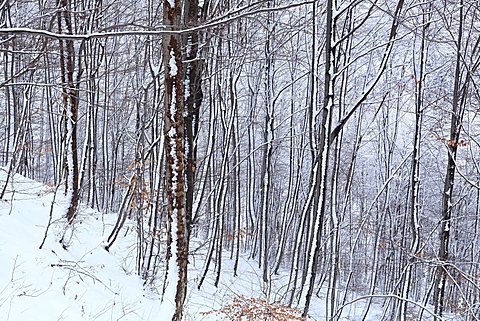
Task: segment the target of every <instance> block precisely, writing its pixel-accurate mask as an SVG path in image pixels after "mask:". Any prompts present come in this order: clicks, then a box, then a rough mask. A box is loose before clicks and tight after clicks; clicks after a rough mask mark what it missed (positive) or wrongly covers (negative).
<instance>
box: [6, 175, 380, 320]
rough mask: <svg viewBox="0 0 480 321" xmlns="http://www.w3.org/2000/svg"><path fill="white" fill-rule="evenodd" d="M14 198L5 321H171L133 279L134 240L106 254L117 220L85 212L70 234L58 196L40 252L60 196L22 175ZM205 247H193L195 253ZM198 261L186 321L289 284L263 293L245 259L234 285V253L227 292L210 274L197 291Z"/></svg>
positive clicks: (320, 309)
mask: <svg viewBox="0 0 480 321" xmlns="http://www.w3.org/2000/svg"><path fill="white" fill-rule="evenodd" d="M5 177H6V173H5V170H3V169H0V187H1V186H3V185H4V182H5ZM7 191H8V192H7V194H6V196H5V197H4V200H2V201H0V222H1V224H0V262H1V266H0V316H1V320H4V321H19V320H24V321H36V320H38V321H46V320H48V321H55V320H72V321H75V320H98V321H103V320H131V321H134V320H142V321H150V320H152V321H153V320H156V321H158V320H164V319H163V318H162V316H161V314H160V311H161V309H160V306H161V302H160V297H159V295H158V294H157V293H156V291H154V290H151V289H150V290H148V289H144V287H143V284H142V280H141V279H140V278H139V277H138V276H136V275H135V273H134V272H133V271H134V262H133V261H134V254H135V248H134V244H135V235H134V234H133V232H132V233H124V234H122V238H120V239H119V240H118V241H117V243H115V246H113V247H112V249H111V251H110V252H107V251H105V249H104V248H103V246H102V243H103V242H104V240H105V238H106V237H107V236H108V233H109V232H110V231H111V227H112V226H113V224H114V222H115V219H116V217H115V215H114V214H110V215H103V216H102V214H101V213H97V212H95V211H93V210H92V209H89V208H84V207H81V208H80V209H79V213H78V215H79V216H78V219H77V221H76V223H75V224H74V226H73V230H72V229H71V228H67V229H66V225H65V219H63V217H62V216H63V213H65V211H66V200H65V198H64V197H63V193H62V190H61V189H59V190H58V192H57V193H56V196H55V202H54V204H53V208H52V209H53V210H52V218H51V225H50V226H49V229H48V235H47V238H46V241H45V244H44V246H43V247H42V249H40V248H39V247H40V245H41V243H42V241H43V238H44V235H45V231H46V228H47V226H48V222H49V214H50V212H51V211H50V210H51V206H52V200H53V198H54V194H55V188H53V187H47V186H43V185H42V184H39V183H36V182H34V181H32V180H29V179H26V178H24V177H22V176H20V175H16V176H15V179H14V180H13V182H11V183H9V185H8V189H7ZM127 224H131V223H127ZM65 229H66V231H67V232H66V233H65V232H64V231H65ZM130 230H134V229H130ZM125 231H127V229H125ZM64 233H65V234H64ZM62 237H63V238H64V240H66V242H67V243H68V244H69V246H68V248H66V249H65V248H63V247H62V244H61V243H59V240H60V239H62ZM200 243H201V242H200V241H199V240H194V241H193V242H192V248H196V247H198V246H199V244H200ZM132 244H133V245H132ZM195 253H196V254H195V255H194V256H193V257H192V258H191V260H190V262H191V264H190V271H189V278H190V283H191V285H190V286H189V290H188V294H187V301H186V311H185V320H204V321H213V320H220V319H221V315H216V314H208V315H205V314H204V312H208V311H212V310H213V309H219V308H221V307H222V306H225V305H226V304H228V303H230V302H232V300H233V299H234V298H235V297H237V296H239V295H243V296H245V297H256V298H265V297H269V298H270V301H280V299H281V297H280V296H281V293H282V289H283V288H284V287H285V284H286V282H287V280H288V277H287V276H282V275H280V276H272V278H273V282H272V288H270V289H266V288H263V286H262V284H263V283H262V281H261V273H260V272H259V271H258V267H257V264H256V262H254V261H248V260H246V259H242V260H241V262H240V267H239V275H238V276H237V277H234V276H233V262H232V261H231V260H230V259H229V253H225V257H224V265H223V267H222V274H221V279H220V280H221V282H220V286H219V287H218V288H217V287H215V286H214V279H215V274H214V272H213V271H210V272H209V274H208V275H207V278H206V280H205V283H204V285H203V286H202V288H201V290H198V289H197V286H196V283H197V282H198V280H199V278H200V275H201V273H202V271H203V265H204V257H205V249H204V250H198V251H196V252H195ZM167 299H168V298H167ZM315 300H316V301H314V302H313V303H312V308H311V319H312V320H324V319H325V317H324V316H323V315H324V307H325V305H326V304H325V302H322V300H321V299H318V298H316V299H315ZM362 311H363V306H362V304H361V303H360V305H351V306H349V307H348V309H345V311H344V315H343V316H344V318H342V319H343V320H355V318H354V315H355V314H359V315H361V313H362ZM378 319H379V311H375V310H372V313H370V314H369V320H378Z"/></svg>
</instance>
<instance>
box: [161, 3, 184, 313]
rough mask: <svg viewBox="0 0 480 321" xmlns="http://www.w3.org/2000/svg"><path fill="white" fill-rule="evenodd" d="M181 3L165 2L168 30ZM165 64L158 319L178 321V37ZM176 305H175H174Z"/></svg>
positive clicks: (166, 43) (170, 38)
mask: <svg viewBox="0 0 480 321" xmlns="http://www.w3.org/2000/svg"><path fill="white" fill-rule="evenodd" d="M181 8H182V3H181V2H180V1H179V0H175V1H173V0H170V1H165V2H164V23H165V25H166V26H168V27H169V28H170V29H172V30H173V29H175V28H176V27H178V26H180V25H181V13H182V10H181ZM162 40H163V43H162V46H163V61H164V65H165V110H164V135H165V155H166V195H167V216H168V222H169V233H170V237H169V244H168V247H169V255H167V257H168V271H167V277H166V280H165V282H166V287H165V293H164V298H163V302H162V313H161V318H162V319H163V320H168V319H170V318H171V320H172V321H180V320H181V319H182V315H183V304H184V301H185V294H186V287H187V260H188V241H187V234H186V211H185V152H184V119H183V105H184V97H183V96H184V81H183V65H182V55H181V51H180V50H181V45H182V42H181V37H180V36H179V35H175V34H170V35H165V36H164V37H163V39H162ZM173 302H175V304H173Z"/></svg>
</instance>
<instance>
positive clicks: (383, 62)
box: [0, 0, 480, 321]
mask: <svg viewBox="0 0 480 321" xmlns="http://www.w3.org/2000/svg"><path fill="white" fill-rule="evenodd" d="M0 10H1V11H0V70H1V71H0V97H1V98H0V165H1V166H3V168H4V169H5V170H6V171H7V173H8V176H7V179H6V181H3V182H0V199H4V197H5V195H6V194H5V193H6V189H7V186H8V181H9V179H12V177H13V175H14V174H15V173H19V174H21V175H24V176H26V177H28V178H30V179H33V180H35V181H37V182H41V183H43V184H46V185H49V186H51V187H52V188H55V189H56V190H57V191H58V193H62V194H64V195H65V196H66V197H67V199H68V200H69V206H68V208H67V209H66V211H65V214H64V220H65V234H64V237H62V238H61V239H60V240H59V241H60V243H61V244H62V246H63V248H64V249H66V250H68V248H69V246H70V245H71V243H72V242H74V241H75V239H74V237H73V236H72V235H74V234H75V226H76V225H77V224H80V222H79V221H80V219H79V218H78V217H77V212H78V208H79V204H85V205H87V206H89V207H91V208H93V209H96V210H98V211H100V212H101V213H104V214H105V215H111V216H115V217H116V224H115V226H113V228H112V229H111V231H109V236H108V239H107V240H106V243H105V249H106V250H107V251H109V250H110V249H112V248H114V247H115V246H116V242H118V239H119V238H121V237H122V228H123V227H124V224H125V222H126V221H132V222H134V225H135V232H136V235H137V236H136V244H132V246H134V247H135V271H136V274H138V276H139V277H140V278H141V279H142V280H143V281H144V282H145V284H151V285H154V286H156V287H157V288H158V289H160V291H161V292H162V293H163V294H164V295H165V296H167V297H170V298H175V299H174V301H175V306H174V308H172V309H171V311H168V313H169V316H168V317H166V316H164V317H162V318H161V320H172V321H181V320H182V319H184V318H182V317H183V308H184V301H185V297H186V293H187V292H188V291H190V290H191V289H190V288H189V286H188V287H187V284H190V283H188V282H187V281H188V280H189V275H188V273H187V268H188V265H189V256H190V255H191V254H192V253H193V252H194V251H195V250H196V248H194V247H192V246H190V245H191V240H192V239H195V240H201V241H202V244H203V245H202V247H204V248H205V249H206V251H207V257H206V260H205V264H204V267H203V273H202V274H201V277H200V278H199V279H198V280H196V287H197V288H201V287H202V285H203V282H204V280H205V278H209V277H210V278H214V279H215V281H216V285H218V282H219V280H220V278H221V276H222V274H223V273H226V272H225V271H224V270H223V269H222V267H223V263H224V262H222V257H223V256H222V254H225V253H228V255H229V256H230V259H231V260H233V261H234V262H236V264H235V265H234V271H233V274H234V275H236V274H237V272H238V270H237V269H238V261H239V258H241V257H247V258H249V259H250V260H252V261H254V262H255V264H256V265H257V266H258V268H259V269H260V271H261V282H263V283H262V287H263V288H264V289H265V293H269V289H270V284H271V280H272V277H273V276H274V275H277V274H286V275H288V282H286V283H285V286H284V287H283V288H282V292H281V293H277V295H276V297H277V298H279V299H278V301H279V302H280V303H282V304H284V305H285V306H290V307H293V308H296V309H299V310H300V311H301V312H302V315H303V317H308V312H309V309H310V308H311V306H310V303H311V300H312V297H314V296H316V295H318V293H319V291H320V289H326V298H325V309H326V311H327V319H326V320H339V317H340V315H341V312H342V309H344V307H345V305H346V303H347V302H349V300H350V299H351V295H352V294H355V295H356V296H357V297H360V298H362V300H364V301H365V302H366V306H367V308H366V309H365V310H364V312H363V315H362V316H360V317H359V318H360V320H362V319H364V318H365V317H366V316H367V315H368V313H369V308H368V307H369V306H370V304H371V303H372V302H373V301H374V300H381V302H382V307H383V320H400V321H407V320H435V321H440V320H447V317H448V316H451V315H456V316H458V317H460V318H461V319H460V320H479V319H480V226H479V223H480V217H479V215H480V120H479V119H478V118H477V117H480V91H479V88H478V86H479V81H480V72H479V69H478V67H479V65H480V4H479V3H478V2H477V1H476V0H435V1H433V0H425V1H414V0H410V1H408V0H344V1H342V0H258V1H257V0H203V1H199V0H165V1H152V0H138V1H129V0H126V1H119V0H1V1H0ZM0 237H1V236H0ZM228 273H230V272H228ZM266 299H267V300H268V299H269V298H268V295H267V298H266ZM262 302H263V301H262ZM265 302H266V301H265ZM252 304H253V303H252ZM238 320H240V319H238Z"/></svg>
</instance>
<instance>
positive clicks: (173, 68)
mask: <svg viewBox="0 0 480 321" xmlns="http://www.w3.org/2000/svg"><path fill="white" fill-rule="evenodd" d="M168 65H169V67H170V76H172V77H175V76H176V75H177V72H178V68H177V63H176V61H175V52H174V51H173V49H170V60H169V61H168Z"/></svg>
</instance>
